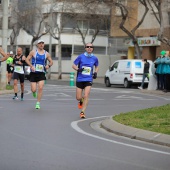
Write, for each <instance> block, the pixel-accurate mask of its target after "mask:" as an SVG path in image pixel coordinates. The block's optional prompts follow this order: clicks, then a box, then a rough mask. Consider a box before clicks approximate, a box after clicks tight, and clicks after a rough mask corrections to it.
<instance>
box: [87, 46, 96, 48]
mask: <svg viewBox="0 0 170 170" xmlns="http://www.w3.org/2000/svg"><path fill="white" fill-rule="evenodd" d="M86 48H94V47H93V46H86Z"/></svg>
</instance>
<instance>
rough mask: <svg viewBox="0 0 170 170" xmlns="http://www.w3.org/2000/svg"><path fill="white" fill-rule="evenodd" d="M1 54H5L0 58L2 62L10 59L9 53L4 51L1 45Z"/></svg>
mask: <svg viewBox="0 0 170 170" xmlns="http://www.w3.org/2000/svg"><path fill="white" fill-rule="evenodd" d="M0 54H2V56H3V58H1V59H0V62H3V61H5V60H7V59H8V55H7V54H5V52H4V51H3V49H2V48H1V47H0Z"/></svg>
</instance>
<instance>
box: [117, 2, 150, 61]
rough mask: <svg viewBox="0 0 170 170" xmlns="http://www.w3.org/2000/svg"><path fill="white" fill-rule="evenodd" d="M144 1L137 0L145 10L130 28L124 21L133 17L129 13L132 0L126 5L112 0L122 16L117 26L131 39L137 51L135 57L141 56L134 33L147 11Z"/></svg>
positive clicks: (131, 9)
mask: <svg viewBox="0 0 170 170" xmlns="http://www.w3.org/2000/svg"><path fill="white" fill-rule="evenodd" d="M146 1H147V0H139V2H140V3H141V4H142V5H143V6H144V7H145V11H144V13H143V16H142V17H141V19H140V20H139V21H138V22H137V24H136V25H135V26H134V27H133V28H130V29H129V28H127V27H126V26H125V23H126V22H128V19H129V18H130V17H133V16H131V14H132V11H133V10H134V9H133V8H132V7H133V3H134V1H131V2H129V4H127V5H126V4H123V3H122V1H121V0H120V1H117V2H114V5H115V6H116V7H118V8H119V9H120V14H121V18H122V20H121V22H120V25H119V27H120V29H121V30H122V31H124V32H125V33H126V34H127V35H128V36H129V37H130V38H131V39H132V41H133V44H134V46H135V50H136V53H137V58H141V51H140V48H139V45H138V40H137V37H136V35H135V33H136V30H137V29H138V28H139V27H140V25H141V24H142V22H143V21H144V19H145V17H146V14H147V13H148V11H149V8H148V6H147V2H146ZM128 5H129V6H128ZM130 13H131V14H130Z"/></svg>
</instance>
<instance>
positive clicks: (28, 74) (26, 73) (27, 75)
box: [24, 63, 31, 80]
mask: <svg viewBox="0 0 170 170" xmlns="http://www.w3.org/2000/svg"><path fill="white" fill-rule="evenodd" d="M30 71H31V70H30V66H28V64H26V63H25V65H24V72H25V78H26V79H27V80H29V78H30Z"/></svg>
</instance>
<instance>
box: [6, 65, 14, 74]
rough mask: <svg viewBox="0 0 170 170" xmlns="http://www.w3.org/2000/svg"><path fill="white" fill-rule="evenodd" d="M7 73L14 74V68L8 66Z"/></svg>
mask: <svg viewBox="0 0 170 170" xmlns="http://www.w3.org/2000/svg"><path fill="white" fill-rule="evenodd" d="M7 72H8V73H13V72H14V67H13V66H10V65H9V64H7Z"/></svg>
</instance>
